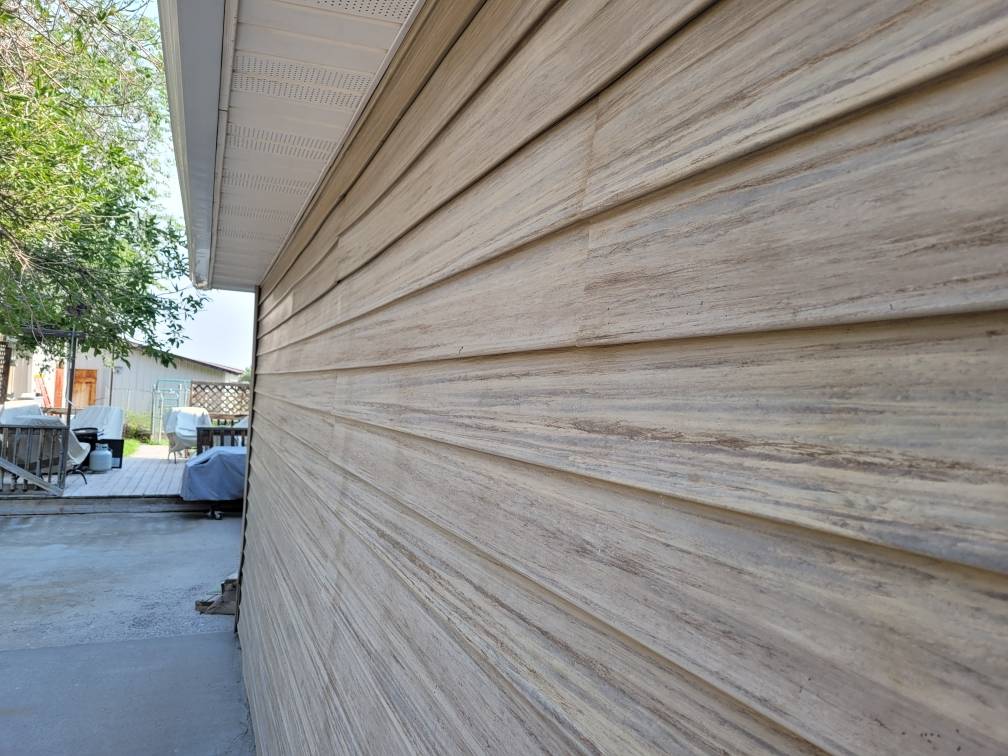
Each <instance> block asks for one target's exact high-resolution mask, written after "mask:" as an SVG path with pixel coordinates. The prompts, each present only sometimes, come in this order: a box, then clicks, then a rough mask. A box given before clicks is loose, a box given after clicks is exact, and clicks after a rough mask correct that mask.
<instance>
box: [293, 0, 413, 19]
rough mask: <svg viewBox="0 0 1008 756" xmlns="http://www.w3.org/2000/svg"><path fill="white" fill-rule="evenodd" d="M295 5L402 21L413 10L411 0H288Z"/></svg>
mask: <svg viewBox="0 0 1008 756" xmlns="http://www.w3.org/2000/svg"><path fill="white" fill-rule="evenodd" d="M289 1H290V2H294V3H295V4H297V5H306V6H308V7H314V8H324V9H325V10H333V11H340V12H341V13H352V14H353V15H355V16H367V17H368V18H382V19H387V20H388V21H398V22H399V23H403V22H404V21H406V19H407V18H409V15H410V12H411V11H412V10H413V5H414V2H413V0H289Z"/></svg>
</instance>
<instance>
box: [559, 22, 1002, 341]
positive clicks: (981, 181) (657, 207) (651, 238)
mask: <svg viewBox="0 0 1008 756" xmlns="http://www.w3.org/2000/svg"><path fill="white" fill-rule="evenodd" d="M840 5H842V4H840ZM1006 81H1008V61H1005V59H1004V58H1002V59H1001V60H999V61H998V62H997V63H995V64H993V65H988V66H983V67H981V68H979V69H974V70H971V71H969V72H967V73H964V74H963V75H961V76H958V77H955V78H953V79H952V80H948V81H945V82H942V83H941V84H939V85H936V86H932V87H929V88H927V89H926V90H924V91H922V92H920V93H917V94H914V95H911V96H909V97H905V98H902V99H899V100H896V101H894V102H892V103H891V104H890V105H889V106H888V107H886V108H883V109H881V110H879V111H876V112H873V113H871V114H870V115H868V116H867V117H858V118H850V119H848V120H847V121H845V122H844V123H842V124H840V125H838V126H835V127H833V128H830V129H827V130H821V131H819V132H817V133H816V134H815V135H813V136H811V137H807V138H804V139H801V140H799V141H797V142H796V143H795V144H794V146H793V147H790V146H785V147H783V148H781V149H778V150H776V151H773V152H769V153H766V152H764V153H761V154H760V155H759V156H757V157H756V158H755V159H753V160H749V161H746V162H745V163H744V164H739V165H735V164H733V165H729V166H726V167H725V168H724V169H723V170H721V171H718V172H717V173H716V175H713V176H712V175H709V174H708V175H707V176H705V177H702V178H697V179H695V180H693V181H689V182H686V183H685V184H683V185H680V186H677V187H675V189H674V191H671V192H666V193H664V194H662V195H656V196H654V197H653V198H649V199H648V200H646V201H642V202H639V203H636V204H634V205H632V206H629V207H628V208H627V210H626V211H625V212H619V213H610V214H608V215H607V216H606V217H603V218H601V219H600V220H598V221H597V222H595V223H593V224H592V225H591V252H590V259H589V261H588V263H587V265H586V266H585V270H586V278H585V280H584V282H583V283H584V301H585V303H586V304H585V308H584V319H583V321H582V324H581V332H580V335H579V343H582V344H588V343H602V342H605V343H619V342H625V341H641V340H647V339H661V338H672V337H677V336H692V335H699V334H709V333H726V332H732V331H752V330H762V329H771V328H787V327H791V326H809V325H821V324H829V323H851V322H857V321H866V320H880V319H884V318H891V317H906V316H909V315H926V314H939V313H944V312H956V311H960V312H962V311H968V310H984V309H995V308H998V307H1004V306H1006V305H1008V300H1006V297H1008V223H1006V220H1005V216H1006V209H1008V204H1006V202H1005V194H1004V189H1005V176H1006V175H1008V150H1006V149H1005V135H1006V134H1008V86H1005V82H1006Z"/></svg>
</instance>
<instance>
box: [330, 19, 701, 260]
mask: <svg viewBox="0 0 1008 756" xmlns="http://www.w3.org/2000/svg"><path fill="white" fill-rule="evenodd" d="M710 1H711V0H579V1H578V2H566V3H564V4H563V5H561V6H560V7H559V8H558V9H557V10H556V11H555V12H554V13H552V14H551V15H550V16H549V17H548V18H547V19H546V21H545V22H544V23H543V24H542V25H541V26H540V27H539V28H538V29H537V30H536V33H535V34H534V35H532V36H531V37H530V38H529V39H528V40H527V41H526V42H525V44H524V45H523V46H522V47H521V48H519V49H518V50H516V51H515V53H514V55H513V56H511V57H510V58H509V59H508V60H507V62H506V63H505V64H504V65H503V66H502V67H501V69H500V70H498V71H497V72H496V73H495V75H494V76H493V77H492V78H491V79H490V80H489V81H488V82H487V83H486V85H485V86H484V88H483V89H482V90H481V91H480V92H479V94H477V95H476V96H475V97H474V98H473V99H472V100H471V101H470V102H469V103H468V105H467V107H466V109H465V110H464V111H462V113H460V114H459V116H458V117H457V118H456V119H455V120H453V121H452V122H451V123H450V124H449V125H448V127H447V128H446V129H444V130H443V131H442V132H441V133H440V134H439V135H438V137H437V139H436V140H435V141H434V143H433V144H431V146H430V147H429V148H428V149H427V150H426V151H425V152H424V153H423V155H421V156H420V158H419V159H418V160H417V161H416V162H415V163H414V164H413V165H412V166H411V167H410V168H409V170H407V171H406V172H405V173H404V174H403V175H402V177H401V178H400V180H399V181H398V182H397V183H396V186H395V188H394V190H393V191H391V192H390V193H389V194H387V195H385V196H384V197H383V198H382V199H381V200H380V201H379V202H378V203H376V204H375V205H374V206H373V207H372V209H371V210H370V211H369V212H368V213H367V214H366V215H365V216H364V217H363V218H361V219H360V221H359V222H357V223H355V224H354V225H352V226H350V227H349V228H348V229H347V230H346V231H344V232H343V233H342V234H341V235H340V259H341V269H340V278H342V277H344V276H346V275H347V274H349V273H351V272H352V271H354V270H356V269H357V268H359V267H360V266H361V265H363V264H364V263H366V262H367V261H368V260H370V259H371V258H372V257H374V256H375V255H376V254H378V253H379V252H381V251H382V250H383V249H384V248H385V247H386V246H388V245H389V244H390V243H391V242H393V241H394V240H395V239H396V238H398V237H399V236H401V235H402V234H403V233H404V232H405V231H407V230H408V229H409V228H410V227H412V226H413V225H414V224H416V223H417V222H418V221H420V220H421V219H423V218H424V217H426V216H427V215H429V214H430V213H431V212H432V211H433V210H435V209H436V208H437V207H438V206H440V205H441V204H443V203H444V202H446V201H448V200H449V199H451V198H452V197H453V196H454V195H456V194H458V193H459V192H460V191H462V190H463V189H464V188H465V187H466V186H468V185H469V184H470V183H472V182H473V181H475V180H477V179H478V178H480V176H482V175H483V174H484V173H486V172H487V171H489V170H490V169H491V168H493V167H494V166H495V165H497V164H498V163H500V162H501V161H503V160H504V159H505V158H506V157H508V156H509V155H511V154H512V153H513V152H515V151H516V150H517V149H518V148H520V147H521V146H522V145H524V144H525V143H526V142H528V141H530V140H531V139H532V138H533V137H535V136H536V135H537V134H539V133H540V132H541V131H543V130H545V129H546V128H548V127H550V126H551V125H553V124H554V123H556V122H557V121H559V120H560V119H561V118H563V117H564V116H565V115H567V114H568V113H569V112H571V111H573V110H574V109H576V108H577V107H578V106H580V105H581V104H582V103H583V102H585V101H586V100H587V99H589V98H590V97H592V96H593V95H595V94H597V93H598V92H599V91H600V90H601V89H603V88H604V87H605V86H607V85H608V84H609V83H611V82H612V81H613V80H614V79H615V78H617V77H618V76H619V75H620V74H621V73H622V72H623V71H624V70H626V69H627V68H628V67H630V66H631V65H633V64H634V63H635V62H637V60H639V59H640V57H641V56H642V55H644V54H645V53H647V52H648V50H649V49H650V48H652V47H653V46H654V45H655V44H657V43H658V42H660V41H661V40H663V39H665V38H666V37H667V36H668V35H670V34H672V33H673V32H674V31H675V30H676V29H678V28H679V27H680V26H681V25H682V24H683V23H685V22H686V21H687V20H688V19H690V18H691V17H692V16H693V15H695V14H696V13H697V12H698V11H699V10H700V9H702V8H703V7H705V6H706V5H709V3H710Z"/></svg>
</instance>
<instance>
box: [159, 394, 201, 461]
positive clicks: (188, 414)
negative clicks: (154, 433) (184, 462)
mask: <svg viewBox="0 0 1008 756" xmlns="http://www.w3.org/2000/svg"><path fill="white" fill-rule="evenodd" d="M201 425H210V415H209V414H208V413H207V411H206V410H205V409H203V408H202V407H175V408H173V409H171V410H170V411H169V412H168V414H167V415H165V419H164V432H165V435H166V436H168V444H169V446H168V456H169V457H171V455H173V454H174V455H175V461H176V462H177V461H178V453H179V452H185V451H188V450H189V449H194V448H196V429H197V428H198V427H199V426H201Z"/></svg>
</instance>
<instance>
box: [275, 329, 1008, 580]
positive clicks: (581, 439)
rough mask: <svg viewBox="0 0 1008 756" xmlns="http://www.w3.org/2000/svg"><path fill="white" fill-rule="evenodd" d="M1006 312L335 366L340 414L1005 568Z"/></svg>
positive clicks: (328, 395)
mask: <svg viewBox="0 0 1008 756" xmlns="http://www.w3.org/2000/svg"><path fill="white" fill-rule="evenodd" d="M1006 326H1008V315H1006V314H1005V313H1004V312H998V313H991V314H987V315H982V316H962V317H957V318H928V319H924V320H916V321H899V322H894V323H878V324H866V325H863V326H858V327H849V328H841V327H837V328H824V329H814V330H807V331H784V332H778V333H771V334H754V335H748V336H737V337H724V338H713V339H691V340H683V341H677V342H659V343H655V344H645V345H635V346H626V347H599V348H594V349H573V350H560V351H550V352H540V353H533V354H515V355H508V356H504V357H492V358H475V359H470V360H452V361H444V362H434V363H426V364H416V365H407V366H397V367H390V368H383V369H372V370H354V371H344V372H341V373H337V374H333V373H326V372H321V373H305V374H298V375H288V376H283V375H269V374H266V375H262V374H260V375H259V376H258V377H257V389H258V390H259V391H261V392H262V393H266V394H270V395H273V396H280V397H285V396H287V394H286V393H284V392H285V390H286V391H295V392H296V394H297V401H298V402H299V403H303V404H305V405H306V406H317V407H319V408H320V409H324V410H328V411H331V412H333V413H334V414H337V415H339V416H340V417H344V418H348V419H353V420H359V421H361V422H366V423H371V424H375V425H380V426H383V427H387V428H394V429H400V430H406V431H408V432H411V433H415V434H419V435H424V436H428V437H431V438H436V439H440V440H444V441H448V442H451V443H457V444H460V445H463V446H468V447H471V448H475V449H481V450H485V451H488V452H491V453H496V454H500V455H503V456H509V457H512V458H514V459H519V460H525V461H528V462H533V463H536V464H543V465H546V466H549V467H554V468H557V469H563V470H570V471H573V472H578V473H582V474H585V475H590V476H593V477H597V478H600V479H603V480H608V481H612V482H615V483H622V484H627V485H632V486H638V487H641V488H645V489H648V490H652V491H655V492H658V493H665V494H669V495H673V496H680V497H683V498H688V499H693V500H696V501H700V502H704V503H709V504H712V505H716V506H723V507H726V508H729V509H734V510H737V511H741V512H748V513H752V514H757V515H760V516H765V517H770V518H774V519H777V520H784V521H788V522H794V523H797V524H801V525H805V526H808V527H814V528H820V529H823V530H826V531H828V532H833V533H837V534H840V535H847V536H851V537H854V538H862V539H865V540H868V541H871V542H875V543H881V544H887V545H891V546H895V547H898V548H903V549H906V550H909V551H914V552H918V553H923V554H928V555H933V556H937V557H941V558H945V559H950V560H954V561H959V562H963V563H965V564H972V565H976V566H980V567H986V568H989V569H994V570H998V571H1002V572H1005V571H1008V551H1006V549H1005V545H1006V542H1008V521H1006V510H1005V506H1004V503H1005V501H1006V500H1008V473H1006V471H1005V469H1004V465H1003V464H1002V462H1003V460H1004V459H1005V456H1006V454H1008V449H1006V443H1008V436H1006V434H1005V433H1004V429H1005V428H1006V427H1008V395H1006V394H1008V384H1006V382H1005V381H1003V380H999V379H998V378H997V377H998V376H1003V375H1008V330H1006Z"/></svg>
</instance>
